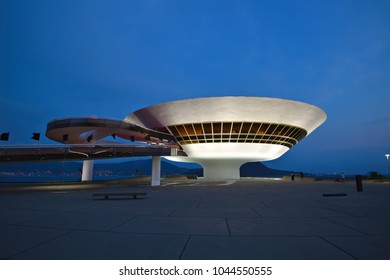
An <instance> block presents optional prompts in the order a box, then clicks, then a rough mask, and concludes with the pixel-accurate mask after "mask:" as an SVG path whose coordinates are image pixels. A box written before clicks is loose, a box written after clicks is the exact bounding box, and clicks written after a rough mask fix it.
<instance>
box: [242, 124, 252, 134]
mask: <svg viewBox="0 0 390 280" xmlns="http://www.w3.org/2000/svg"><path fill="white" fill-rule="evenodd" d="M251 125H252V123H243V124H242V128H241V133H248V132H249V129H250V128H251Z"/></svg>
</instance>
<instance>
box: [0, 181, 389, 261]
mask: <svg viewBox="0 0 390 280" xmlns="http://www.w3.org/2000/svg"><path fill="white" fill-rule="evenodd" d="M148 184H149V182H147V181H144V182H142V181H132V180H124V181H117V182H103V183H93V184H73V185H70V184H65V185H60V184H54V185H44V186H42V187H40V186H34V187H25V186H7V185H4V184H3V185H1V186H0V258H1V259H25V260H26V259H27V260H30V259H74V260H82V259H91V260H96V259H114V260H119V259H138V260H142V259H148V260H152V259H169V260H176V259H192V260H193V259H203V260H209V259H243V260H245V259H271V260H274V259H275V260H278V259H282V260H290V259H295V260H312V259H320V260H326V259H332V260H342V259H387V260H389V259H390V184H389V183H378V182H369V181H363V188H364V191H363V192H357V191H356V186H355V182H346V183H337V182H330V181H328V182H326V181H323V182H321V181H319V182H298V181H296V182H286V181H271V180H269V181H267V180H241V181H203V180H187V179H183V180H175V179H170V180H163V181H162V185H161V186H159V187H150V186H149V185H148ZM102 191H109V192H134V191H136V192H147V193H148V194H147V196H146V198H140V199H109V200H104V199H96V198H94V197H92V194H93V193H97V192H102ZM325 193H328V194H329V193H345V194H347V195H346V196H330V197H324V196H323V194H325Z"/></svg>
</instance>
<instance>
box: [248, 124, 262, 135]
mask: <svg viewBox="0 0 390 280" xmlns="http://www.w3.org/2000/svg"><path fill="white" fill-rule="evenodd" d="M259 127H260V124H259V123H253V125H252V127H251V129H250V131H249V133H251V134H255V133H256V132H257V130H258V129H259Z"/></svg>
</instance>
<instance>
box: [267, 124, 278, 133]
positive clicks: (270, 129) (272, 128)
mask: <svg viewBox="0 0 390 280" xmlns="http://www.w3.org/2000/svg"><path fill="white" fill-rule="evenodd" d="M276 126H277V125H276V124H270V125H269V127H268V129H267V131H266V132H265V133H266V134H272V133H273V132H274V130H275V128H276Z"/></svg>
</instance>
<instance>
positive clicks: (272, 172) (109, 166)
mask: <svg viewBox="0 0 390 280" xmlns="http://www.w3.org/2000/svg"><path fill="white" fill-rule="evenodd" d="M81 169H82V162H71V161H67V162H26V163H0V176H62V175H73V176H79V175H80V174H81ZM151 173H152V162H151V159H143V160H132V161H126V162H118V163H113V162H109V163H107V162H101V163H100V162H99V161H95V165H94V175H98V176H128V177H137V176H149V175H151ZM240 174H241V176H242V177H282V176H284V175H289V172H288V171H284V170H276V169H271V168H268V167H267V166H265V165H264V164H262V163H260V162H249V163H246V164H244V165H242V166H241V168H240ZM161 175H162V176H174V175H197V176H200V177H201V176H203V170H202V168H195V169H194V168H185V167H179V166H177V165H175V163H172V162H168V161H166V160H162V161H161Z"/></svg>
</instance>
